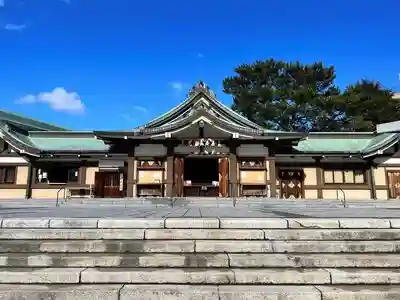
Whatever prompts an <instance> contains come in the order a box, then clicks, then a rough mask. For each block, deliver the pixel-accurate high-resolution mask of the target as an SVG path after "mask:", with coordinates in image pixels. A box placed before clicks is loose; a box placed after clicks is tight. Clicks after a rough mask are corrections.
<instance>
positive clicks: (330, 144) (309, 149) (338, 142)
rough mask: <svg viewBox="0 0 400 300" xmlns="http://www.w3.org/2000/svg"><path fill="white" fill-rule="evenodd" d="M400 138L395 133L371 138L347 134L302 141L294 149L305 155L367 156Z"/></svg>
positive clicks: (316, 137)
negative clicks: (358, 154) (352, 154)
mask: <svg viewBox="0 0 400 300" xmlns="http://www.w3.org/2000/svg"><path fill="white" fill-rule="evenodd" d="M346 135H347V136H346ZM398 138H399V135H398V134H395V133H383V134H379V135H373V134H371V136H370V137H368V136H363V137H354V136H351V135H350V134H346V133H344V134H343V135H339V136H337V137H329V138H327V137H318V136H315V137H310V138H308V139H305V140H301V141H300V142H299V143H298V145H297V146H295V147H294V149H295V150H297V151H299V152H303V153H360V154H367V153H371V152H374V151H377V150H379V149H381V148H384V147H385V146H386V145H388V144H390V143H393V142H395V141H397V140H398Z"/></svg>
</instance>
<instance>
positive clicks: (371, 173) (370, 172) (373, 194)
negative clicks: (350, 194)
mask: <svg viewBox="0 0 400 300" xmlns="http://www.w3.org/2000/svg"><path fill="white" fill-rule="evenodd" d="M366 175H367V178H368V179H367V180H368V184H369V187H370V190H371V199H375V200H376V184H375V177H374V166H373V165H371V167H370V168H369V170H367V174H366Z"/></svg>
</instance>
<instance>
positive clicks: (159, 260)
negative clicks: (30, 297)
mask: <svg viewBox="0 0 400 300" xmlns="http://www.w3.org/2000/svg"><path fill="white" fill-rule="evenodd" d="M0 267H14V268H22V267H42V268H48V267H54V268H62V267H75V268H80V267H122V268H208V267H213V268H229V267H232V268H400V254H391V253H385V254H346V253H338V254H318V253H316V254H276V253H248V254H232V253H215V254H209V253H182V254H173V253H154V254H146V253H133V254H99V253H90V254H79V253H46V254H31V253H27V254H13V253H8V254H0Z"/></svg>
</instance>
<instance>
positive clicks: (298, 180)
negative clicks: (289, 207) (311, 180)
mask: <svg viewBox="0 0 400 300" xmlns="http://www.w3.org/2000/svg"><path fill="white" fill-rule="evenodd" d="M303 178H304V176H303V170H280V171H279V180H280V196H281V198H283V199H293V198H294V199H300V198H302V196H303Z"/></svg>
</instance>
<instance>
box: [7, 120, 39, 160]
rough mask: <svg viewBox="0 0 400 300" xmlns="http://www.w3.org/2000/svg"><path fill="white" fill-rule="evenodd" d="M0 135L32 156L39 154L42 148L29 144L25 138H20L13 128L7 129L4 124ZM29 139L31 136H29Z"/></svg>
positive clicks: (19, 149)
mask: <svg viewBox="0 0 400 300" xmlns="http://www.w3.org/2000/svg"><path fill="white" fill-rule="evenodd" d="M0 137H1V138H3V139H4V140H5V141H6V142H7V143H9V144H10V145H11V146H12V147H14V148H15V149H17V150H18V151H19V152H20V153H27V154H30V155H32V156H39V153H40V149H38V148H36V147H33V146H32V145H28V144H27V143H26V142H24V141H23V140H21V139H19V138H18V137H17V136H16V135H15V134H13V132H12V131H11V130H7V128H4V126H0ZM27 138H28V139H29V137H28V136H27Z"/></svg>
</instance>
